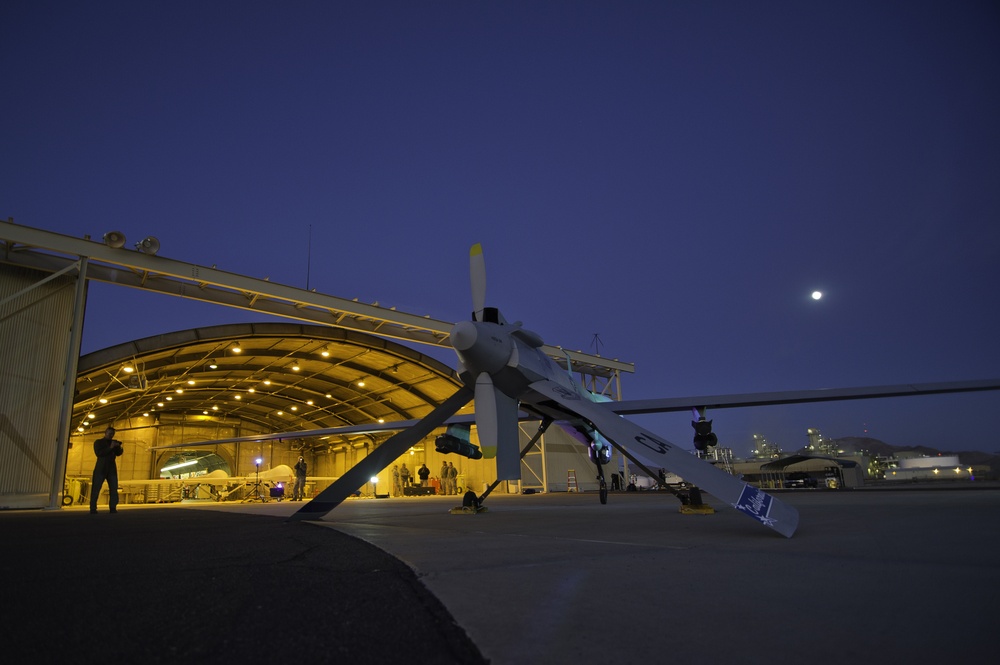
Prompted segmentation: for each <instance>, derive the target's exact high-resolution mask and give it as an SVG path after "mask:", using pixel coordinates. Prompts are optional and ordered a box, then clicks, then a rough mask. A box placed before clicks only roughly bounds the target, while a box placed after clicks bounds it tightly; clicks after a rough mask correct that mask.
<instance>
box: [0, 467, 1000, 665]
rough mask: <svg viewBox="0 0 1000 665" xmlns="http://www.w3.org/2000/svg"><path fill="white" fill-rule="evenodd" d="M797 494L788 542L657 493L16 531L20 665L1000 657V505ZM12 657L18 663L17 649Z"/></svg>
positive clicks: (61, 515)
mask: <svg viewBox="0 0 1000 665" xmlns="http://www.w3.org/2000/svg"><path fill="white" fill-rule="evenodd" d="M961 487H963V489H961V490H955V491H946V490H927V491H829V490H802V491H793V492H783V493H782V500H784V501H786V502H788V503H790V504H792V505H793V506H795V507H797V508H798V510H799V512H800V515H801V519H800V526H799V530H798V532H797V533H796V534H795V536H794V537H793V538H790V539H787V538H784V537H783V536H780V535H778V534H776V533H774V532H773V531H771V530H769V529H766V528H764V527H763V526H761V525H760V524H758V523H756V522H754V521H753V520H751V519H749V518H747V517H745V516H744V515H742V514H740V513H738V512H737V511H735V510H733V509H731V508H728V507H726V506H722V505H719V504H717V503H713V499H712V497H706V499H707V502H708V503H709V504H710V505H714V506H715V507H716V508H717V512H716V513H715V514H714V515H682V514H681V513H680V512H678V510H677V503H676V500H674V499H673V498H672V497H670V496H669V495H667V494H663V493H657V492H639V493H618V494H612V495H611V497H610V498H609V501H608V504H607V505H601V504H600V503H599V502H598V499H597V496H596V494H576V493H556V494H535V495H523V496H522V495H515V496H511V495H498V494H494V495H493V496H491V497H490V499H489V500H488V502H487V505H488V506H489V511H488V512H486V513H482V514H479V515H453V514H450V513H449V508H451V507H452V506H454V505H456V503H457V498H456V497H406V498H399V499H351V500H348V501H346V502H344V503H343V504H342V505H341V506H340V507H338V508H337V509H336V510H334V511H333V512H331V513H330V514H329V515H328V516H327V517H326V518H324V520H323V521H321V522H299V523H290V522H287V521H286V520H285V518H286V517H287V516H288V515H290V514H291V513H292V512H294V511H295V510H296V509H297V508H298V507H299V506H300V505H301V504H297V503H289V502H287V501H284V502H281V503H277V502H270V503H267V504H237V505H227V504H214V503H212V504H201V505H186V504H185V505H183V506H180V507H163V506H147V507H131V506H124V507H120V508H119V513H118V514H117V515H109V514H106V513H102V514H98V515H96V516H91V515H89V514H87V513H86V512H82V511H78V510H76V509H63V510H61V511H27V512H16V513H14V512H11V513H0V529H2V530H3V533H4V541H5V543H9V544H8V546H7V547H5V548H3V554H2V555H0V561H2V562H3V563H4V564H5V565H4V570H6V571H10V572H9V573H8V576H7V591H8V593H7V594H5V595H6V596H7V598H9V599H13V600H9V601H8V602H7V603H5V604H4V606H3V610H0V612H2V625H4V627H5V628H12V629H13V630H12V631H11V635H12V639H10V640H8V645H7V648H6V649H5V652H6V653H7V654H8V655H10V654H12V653H13V654H15V655H26V656H29V655H33V656H36V657H38V656H45V657H48V658H57V657H58V658H63V657H65V658H67V659H68V658H71V657H73V658H74V660H77V661H79V660H80V657H81V656H84V660H85V661H90V660H96V659H97V658H98V657H104V656H107V657H112V658H117V659H125V660H128V661H130V662H135V663H140V662H177V661H178V660H182V659H191V658H193V659H194V662H198V661H201V660H208V659H212V660H216V659H222V660H239V661H249V662H264V660H265V659H267V660H273V659H274V658H284V657H292V658H297V657H302V658H306V659H308V662H314V663H315V662H352V663H376V662H384V661H385V659H387V658H392V659H395V660H401V661H404V662H405V661H410V660H412V661H413V662H421V663H478V662H486V661H488V662H491V663H494V664H496V665H507V664H513V663H577V662H581V661H588V660H597V661H599V662H617V661H620V662H667V661H675V662H703V663H731V662H733V663H734V662H751V663H753V662H760V663H763V662H767V663H779V664H780V663H802V662H809V663H819V664H822V663H838V664H842V663H844V662H854V663H882V662H887V661H892V662H906V663H908V665H919V664H920V663H942V662H949V661H953V660H955V659H961V660H963V661H965V660H974V659H986V658H991V659H992V658H993V657H994V656H995V654H996V649H997V647H996V642H995V638H994V636H993V635H994V632H993V631H994V628H995V623H996V616H997V610H996V603H995V601H994V594H995V590H996V589H997V588H998V585H1000V557H998V556H997V552H998V548H1000V529H998V528H997V527H998V526H1000V490H997V489H996V488H995V487H993V488H988V487H986V486H980V487H981V489H974V488H972V486H971V485H970V486H961ZM11 648H13V650H14V651H13V652H11Z"/></svg>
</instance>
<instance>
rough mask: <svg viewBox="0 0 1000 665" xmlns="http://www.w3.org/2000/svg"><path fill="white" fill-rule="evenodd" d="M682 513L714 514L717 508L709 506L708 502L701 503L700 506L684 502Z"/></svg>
mask: <svg viewBox="0 0 1000 665" xmlns="http://www.w3.org/2000/svg"><path fill="white" fill-rule="evenodd" d="M680 513H681V515H714V514H715V508H713V507H712V506H709V505H708V504H704V503H703V504H701V505H700V506H692V505H691V504H683V505H682V506H681V509H680Z"/></svg>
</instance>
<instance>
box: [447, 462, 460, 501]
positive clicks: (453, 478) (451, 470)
mask: <svg viewBox="0 0 1000 665" xmlns="http://www.w3.org/2000/svg"><path fill="white" fill-rule="evenodd" d="M448 494H458V469H456V468H455V467H454V465H453V464H452V463H451V462H448Z"/></svg>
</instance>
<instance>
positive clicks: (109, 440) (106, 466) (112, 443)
mask: <svg viewBox="0 0 1000 665" xmlns="http://www.w3.org/2000/svg"><path fill="white" fill-rule="evenodd" d="M94 454H95V455H97V464H95V465H94V477H93V480H92V481H91V483H90V513H91V514H94V513H96V512H97V497H98V496H100V494H101V488H102V487H103V486H104V481H107V482H108V508H109V509H110V511H111V512H113V513H117V512H118V465H117V463H116V462H115V458H116V457H118V456H120V455H121V454H122V442H121V441H116V440H115V428H114V427H109V428H107V429H106V430H104V438H103V439H98V440H97V441H94Z"/></svg>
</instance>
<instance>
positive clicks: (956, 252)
mask: <svg viewBox="0 0 1000 665" xmlns="http://www.w3.org/2000/svg"><path fill="white" fill-rule="evenodd" d="M0 81H2V83H3V88H2V90H3V104H2V105H0V121H2V125H0V126H2V127H3V131H2V135H0V154H2V159H0V216H2V217H3V218H6V217H8V216H11V217H14V219H15V221H16V222H18V223H20V224H25V225H29V226H35V227H38V228H42V229H46V230H51V231H56V232H59V233H64V234H68V235H73V236H77V237H80V236H83V235H84V234H90V235H92V236H93V237H100V235H101V234H103V233H104V232H105V231H109V230H112V229H115V230H121V231H123V232H124V233H125V234H126V235H127V236H128V238H129V240H130V241H133V240H139V239H140V238H142V237H143V236H146V235H155V236H156V237H158V238H159V239H160V241H161V243H162V250H161V252H160V253H161V255H163V256H167V257H170V258H173V259H177V260H180V261H187V262H191V263H199V264H204V265H213V264H214V265H218V267H219V268H222V269H224V270H229V271H232V272H238V273H245V274H248V275H251V276H255V277H265V276H267V277H270V278H271V280H272V281H277V282H282V283H287V284H292V285H295V286H305V285H306V280H307V279H308V280H309V284H310V286H311V287H312V288H317V289H318V290H319V291H321V292H325V293H329V294H332V295H336V296H341V297H346V298H354V297H357V298H359V299H361V300H362V301H367V302H374V301H378V302H379V303H380V304H382V305H385V306H396V307H398V308H399V309H400V310H403V311H407V312H412V313H416V314H430V315H431V316H434V317H435V318H441V319H446V320H457V319H459V318H464V317H467V316H468V312H469V310H470V297H469V285H468V249H469V246H470V245H471V244H472V243H474V242H481V243H482V244H483V247H484V250H485V253H486V260H487V267H488V272H489V292H488V295H489V300H490V301H491V302H492V303H493V304H495V305H497V306H499V307H500V308H501V309H502V310H503V312H504V314H505V316H506V317H507V318H508V319H510V320H518V319H519V320H523V321H524V323H525V325H526V326H527V327H529V328H531V329H533V330H536V331H537V332H538V333H540V334H541V335H542V337H543V338H544V339H545V341H546V342H547V343H550V344H558V345H562V346H565V347H568V348H572V349H581V350H585V351H595V350H598V349H599V351H600V352H601V353H602V354H603V355H606V356H611V357H617V358H620V359H622V360H627V361H631V362H634V363H635V364H636V368H637V372H636V374H635V375H632V376H626V377H625V379H624V382H623V391H624V396H625V397H626V398H647V397H659V396H681V395H687V394H699V395H701V394H726V393H743V392H754V391H770V390H790V389H799V388H802V389H809V388H826V387H840V386H863V385H881V384H895V383H904V382H930V381H949V380H963V379H980V378H993V377H998V376H1000V350H998V345H997V337H998V335H997V330H998V328H1000V313H998V310H1000V308H998V297H997V292H998V288H1000V214H998V213H1000V122H998V121H997V118H1000V9H998V8H997V5H996V3H993V2H949V1H932V2H914V1H900V2H878V1H875V2H836V3H833V2H831V3H802V2H791V1H790V2H766V3H752V2H738V1H733V2H711V1H702V2H468V1H461V2H458V1H456V2H286V3H278V2H247V1H239V2H236V1H233V2H203V1H199V2H186V1H180V2H178V1H172V2H100V3H77V2H44V1H19V0H9V1H8V2H5V3H3V5H2V7H0ZM310 234H311V249H312V253H311V262H310V269H309V271H308V273H307V270H306V265H307V251H308V249H309V244H310V243H309V239H310ZM816 289H820V290H823V291H824V292H825V293H826V297H825V298H823V299H822V300H820V301H814V300H812V299H811V298H810V293H811V292H812V291H813V290H816ZM154 314H155V315H154ZM234 320H235V321H248V320H260V317H259V316H255V315H252V314H249V313H244V312H240V311H237V310H229V309H224V308H218V307H211V306H207V305H202V304H197V303H188V302H183V301H175V300H171V299H167V298H165V297H150V296H148V295H145V294H140V293H136V292H131V291H129V290H127V289H123V288H118V287H112V286H105V285H97V286H95V287H94V288H93V289H92V291H91V299H90V307H89V309H88V318H87V324H86V329H85V340H84V346H85V348H84V351H92V350H95V349H98V348H103V347H105V346H109V345H112V344H117V343H120V342H123V341H127V340H129V339H133V338H137V337H143V336H147V335H153V334H157V333H160V332H166V331H170V330H176V329H182V328H188V327H194V326H199V325H210V324H214V323H222V322H226V321H234ZM595 335H599V337H595ZM598 340H599V347H598V346H596V345H595V342H597V341H598ZM422 350H425V349H422ZM441 357H442V359H444V360H446V361H447V362H448V363H449V364H451V365H453V366H454V359H453V356H452V355H450V354H445V355H442V356H441ZM998 413H1000V393H986V394H979V395H964V396H962V395H958V396H942V397H922V398H913V399H909V400H904V399H894V400H873V401H864V402H854V403H838V404H835V405H805V406H794V407H793V406H789V407H767V408H759V409H741V410H732V411H718V412H715V413H714V414H709V415H710V417H714V418H715V423H716V426H715V429H716V431H717V432H718V433H719V435H720V438H721V440H722V444H723V445H728V446H731V447H732V448H734V449H735V450H736V451H737V453H741V454H742V453H746V452H747V451H748V450H749V448H750V443H751V435H752V434H753V433H758V432H759V433H763V434H764V435H765V436H766V437H767V438H768V439H769V440H771V441H774V442H777V443H779V444H780V445H781V446H782V447H783V448H785V449H786V450H792V449H795V448H798V447H799V446H801V445H803V444H804V443H806V435H805V429H806V428H807V427H815V428H819V429H820V430H822V432H823V434H824V435H825V436H826V437H828V438H830V437H842V436H852V435H857V436H860V435H863V434H865V432H866V431H867V434H868V435H869V436H873V437H876V438H880V439H882V440H884V441H887V442H889V443H893V444H896V445H917V444H920V445H930V446H935V447H939V448H943V449H951V450H963V449H978V450H986V451H997V450H1000V435H998V434H997V432H998V430H1000V422H998V416H997V414H998ZM688 421H689V419H688V418H687V417H686V414H678V415H661V416H655V417H654V416H651V417H646V418H642V419H640V422H641V423H642V424H643V425H645V426H648V427H651V428H652V429H655V430H656V431H658V432H661V433H662V434H663V435H665V436H667V437H668V438H671V439H673V440H675V441H678V442H680V443H682V444H684V445H688V446H689V445H690V438H691V428H690V425H689V422H688Z"/></svg>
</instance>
